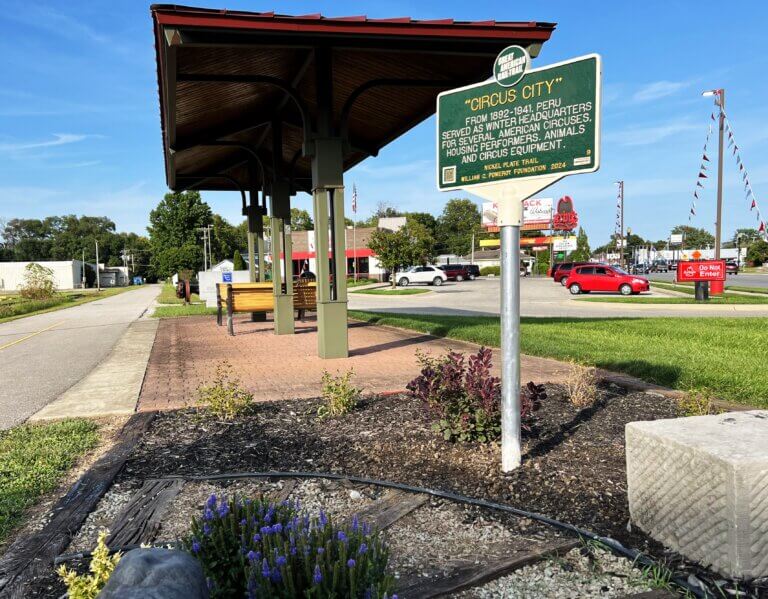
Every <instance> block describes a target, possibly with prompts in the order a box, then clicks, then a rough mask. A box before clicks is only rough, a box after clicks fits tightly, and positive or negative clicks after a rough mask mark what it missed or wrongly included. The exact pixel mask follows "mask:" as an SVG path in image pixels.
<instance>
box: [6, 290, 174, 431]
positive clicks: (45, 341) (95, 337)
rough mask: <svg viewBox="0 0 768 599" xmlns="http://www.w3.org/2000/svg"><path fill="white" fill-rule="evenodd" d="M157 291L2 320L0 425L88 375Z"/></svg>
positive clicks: (13, 420)
mask: <svg viewBox="0 0 768 599" xmlns="http://www.w3.org/2000/svg"><path fill="white" fill-rule="evenodd" d="M159 292H160V289H159V287H158V286H157V285H147V286H142V287H138V288H136V289H134V290H131V291H126V292H125V293H121V294H119V295H115V296H112V297H107V298H104V299H100V300H96V301H93V302H90V303H87V304H82V305H80V306H75V307H73V308H65V309H63V310H57V311H55V312H48V313H46V314H38V315H36V316H29V317H26V318H20V319H18V320H13V321H11V322H6V323H2V324H0V429H6V428H9V427H11V426H14V425H16V424H19V423H21V422H23V421H24V420H26V419H27V418H28V417H29V416H31V415H32V414H34V413H35V412H37V411H38V410H39V409H40V408H42V407H43V406H45V405H47V404H48V403H50V402H51V401H53V400H54V399H56V398H57V397H58V396H59V395H61V394H62V393H63V392H64V391H66V390H67V389H68V388H69V387H71V386H72V385H74V384H75V383H77V382H78V381H79V380H80V379H81V378H83V377H84V376H85V375H86V374H88V372H90V370H91V369H92V368H94V367H95V366H96V365H97V364H98V363H99V362H100V361H101V360H103V359H104V358H105V357H106V356H107V354H109V352H110V350H111V349H112V348H113V347H114V345H115V344H116V343H117V341H118V340H119V339H120V337H121V336H122V335H123V333H125V331H126V329H127V328H128V325H130V323H131V322H133V321H134V320H136V319H137V318H139V317H141V316H142V314H144V312H145V311H146V310H147V308H148V307H149V306H150V305H151V304H152V303H153V301H154V299H155V298H156V297H157V295H158V294H159ZM115 385H120V381H119V380H115Z"/></svg>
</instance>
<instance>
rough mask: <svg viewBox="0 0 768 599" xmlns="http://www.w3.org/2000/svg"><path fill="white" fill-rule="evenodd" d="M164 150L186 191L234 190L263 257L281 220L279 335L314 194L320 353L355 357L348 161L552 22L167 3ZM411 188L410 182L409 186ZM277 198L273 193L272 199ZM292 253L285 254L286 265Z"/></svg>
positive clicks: (157, 12) (533, 50)
mask: <svg viewBox="0 0 768 599" xmlns="http://www.w3.org/2000/svg"><path fill="white" fill-rule="evenodd" d="M151 13H152V18H153V22H154V32H155V46H156V53H157V68H158V86H159V95H160V113H161V115H160V116H161V124H162V133H163V153H164V158H165V170H166V179H167V183H168V186H169V187H170V188H171V189H173V190H177V191H178V190H184V189H200V190H232V191H238V192H240V194H241V197H242V207H243V214H244V215H245V216H247V218H248V231H249V265H250V268H251V273H252V278H253V279H254V280H255V277H256V270H257V269H256V268H255V254H256V250H257V249H258V256H259V261H261V262H262V268H260V269H258V273H259V275H258V276H263V274H262V273H263V272H264V269H263V230H262V215H265V214H269V215H270V217H271V220H270V223H271V236H272V255H273V256H275V257H279V256H281V255H283V256H284V257H285V262H284V264H285V277H284V278H285V280H283V276H282V273H281V268H280V267H279V266H277V264H275V265H274V267H273V269H272V270H273V281H274V294H275V332H276V333H278V334H287V333H292V332H293V309H292V308H293V306H292V297H291V295H292V284H291V282H292V274H291V260H290V247H286V241H287V240H289V239H290V235H288V236H286V234H285V232H286V227H287V226H289V225H290V199H291V196H293V195H295V194H296V193H297V192H302V191H303V192H307V193H310V194H311V195H312V196H313V212H314V214H313V217H314V221H315V251H316V253H317V256H318V258H319V257H320V256H328V258H329V259H328V260H320V259H318V261H317V264H318V266H317V271H318V272H317V278H318V332H319V334H318V340H319V341H318V353H319V355H320V356H321V357H323V358H339V357H346V356H347V353H348V345H347V289H346V255H345V248H344V239H345V236H344V177H343V174H344V172H345V171H346V170H348V169H349V168H351V167H353V166H354V165H356V164H358V163H359V162H361V161H363V160H365V159H366V158H368V157H371V156H376V155H377V153H378V152H379V150H380V149H381V148H382V147H383V146H385V145H386V144H388V143H389V142H391V141H392V140H394V139H396V138H397V137H399V136H400V135H402V134H404V133H405V132H406V131H408V130H409V129H411V128H412V127H414V126H415V125H417V124H418V123H420V122H421V121H423V120H424V119H426V118H428V117H429V116H430V115H432V114H433V113H434V111H435V100H436V97H437V94H439V93H440V92H442V91H445V90H447V89H451V88H454V87H458V86H462V85H467V84H470V83H475V82H477V81H482V80H484V79H486V78H488V76H489V75H490V73H491V66H492V64H493V61H494V58H495V57H496V55H497V54H498V53H499V51H501V50H502V49H503V48H505V47H506V46H509V45H512V44H519V45H521V46H524V47H526V48H527V49H528V51H529V53H530V54H531V56H532V57H535V56H537V55H538V53H539V51H540V49H541V47H542V44H543V43H544V42H545V41H547V40H548V39H549V37H550V36H551V34H552V32H553V30H554V27H555V25H554V24H552V23H539V22H496V21H476V22H461V21H454V20H452V19H443V20H427V21H423V20H422V21H419V20H414V19H411V18H409V17H403V18H393V19H369V18H367V17H365V16H349V17H336V18H328V17H324V16H322V15H320V14H310V15H301V16H289V15H278V14H274V13H271V12H265V13H255V12H254V13H252V12H240V11H227V10H212V9H203V8H191V7H183V6H176V5H154V6H152V8H151ZM403 184H404V185H405V184H407V182H406V181H404V182H403ZM267 198H268V199H267ZM277 261H278V260H277V259H275V262H277Z"/></svg>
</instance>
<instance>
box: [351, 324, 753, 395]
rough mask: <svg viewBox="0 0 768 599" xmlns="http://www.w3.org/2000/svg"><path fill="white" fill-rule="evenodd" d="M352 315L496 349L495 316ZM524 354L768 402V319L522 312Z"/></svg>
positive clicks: (497, 338)
mask: <svg viewBox="0 0 768 599" xmlns="http://www.w3.org/2000/svg"><path fill="white" fill-rule="evenodd" d="M350 317H352V318H356V319H359V320H364V321H367V322H372V323H376V324H384V325H390V326H396V327H401V328H406V329H412V330H415V331H420V332H423V333H430V334H433V335H437V336H439V337H449V338H452V339H459V340H462V341H470V342H473V343H479V344H482V345H487V346H490V347H499V344H500V343H499V339H500V337H499V329H500V323H499V319H498V317H486V316H433V315H421V314H418V315H417V314H385V313H373V312H359V311H350ZM521 329H522V331H521V332H522V336H521V343H520V345H521V350H522V352H523V353H526V354H530V355H535V356H546V357H551V358H556V359H558V360H574V361H576V362H580V363H582V364H590V365H594V366H598V367H601V368H606V369H609V370H614V371H617V372H624V373H627V374H630V375H633V376H636V377H639V378H641V379H644V380H646V381H649V382H652V383H656V384H659V385H664V386H667V387H672V388H674V389H680V390H690V389H704V388H706V389H710V390H711V391H712V392H713V393H714V394H715V395H717V396H718V397H721V398H722V399H727V400H730V401H734V402H738V403H742V404H747V405H754V406H760V407H765V408H768V376H766V375H765V365H766V364H768V349H766V344H765V339H766V336H767V335H768V318H604V319H594V318H584V319H580V318H523V319H522V321H521Z"/></svg>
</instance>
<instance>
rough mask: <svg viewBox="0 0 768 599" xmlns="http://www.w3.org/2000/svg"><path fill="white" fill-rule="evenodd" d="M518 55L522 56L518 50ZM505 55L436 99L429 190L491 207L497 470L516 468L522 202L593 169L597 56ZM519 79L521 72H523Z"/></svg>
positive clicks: (596, 162) (596, 139)
mask: <svg viewBox="0 0 768 599" xmlns="http://www.w3.org/2000/svg"><path fill="white" fill-rule="evenodd" d="M519 50H522V49H519ZM528 62H529V59H528V55H527V53H525V51H518V49H516V48H515V47H510V48H506V49H505V50H503V51H502V52H501V53H500V54H499V57H498V58H497V59H496V65H494V74H495V76H496V81H490V82H488V81H486V82H483V83H479V84H476V85H470V86H467V87H462V88H458V89H454V90H450V91H447V92H443V93H442V94H440V95H439V96H438V100H437V187H438V189H439V190H441V191H448V190H454V189H465V190H467V191H470V192H471V193H473V194H475V195H478V196H480V197H481V198H483V199H485V200H488V201H490V202H493V203H495V204H496V206H497V207H498V224H499V230H500V233H501V350H502V365H501V387H502V389H501V395H502V398H501V410H502V414H501V456H502V459H501V469H502V471H504V472H510V471H512V470H514V469H515V468H517V467H518V466H520V462H521V450H520V424H521V423H520V226H521V224H522V220H523V200H525V199H527V198H530V197H531V196H532V195H534V194H535V193H537V192H539V191H541V190H542V189H544V188H546V187H548V186H550V185H552V184H553V183H555V182H557V181H559V180H560V179H562V178H563V177H565V176H567V175H569V174H576V173H589V172H594V171H596V170H597V169H598V168H599V166H600V81H601V76H600V57H599V56H598V55H596V54H592V55H589V56H584V57H581V58H576V59H573V60H569V61H565V62H561V63H558V64H554V65H551V66H548V67H544V68H540V69H534V70H528V68H527V67H528ZM521 73H522V74H521Z"/></svg>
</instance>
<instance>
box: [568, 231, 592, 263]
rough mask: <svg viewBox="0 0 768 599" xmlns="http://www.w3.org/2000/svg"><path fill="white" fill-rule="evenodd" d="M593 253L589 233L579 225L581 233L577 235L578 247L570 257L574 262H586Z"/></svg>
mask: <svg viewBox="0 0 768 599" xmlns="http://www.w3.org/2000/svg"><path fill="white" fill-rule="evenodd" d="M591 255H592V252H591V251H590V249H589V238H588V237H587V233H586V231H584V229H583V228H582V227H579V234H578V235H577V236H576V249H575V250H573V251H572V252H571V255H570V256H569V259H570V260H572V261H573V262H586V261H587V260H589V257H590V256H591Z"/></svg>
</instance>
